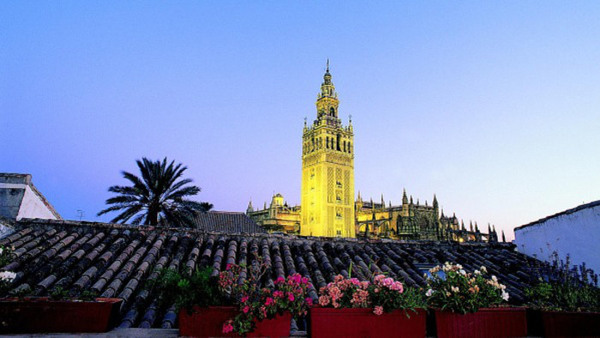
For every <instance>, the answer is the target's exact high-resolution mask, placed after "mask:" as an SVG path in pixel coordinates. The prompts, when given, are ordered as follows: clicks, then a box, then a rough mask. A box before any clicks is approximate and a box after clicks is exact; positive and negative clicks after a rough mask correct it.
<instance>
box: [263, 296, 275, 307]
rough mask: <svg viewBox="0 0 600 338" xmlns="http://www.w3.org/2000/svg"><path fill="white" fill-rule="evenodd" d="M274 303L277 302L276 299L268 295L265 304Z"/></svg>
mask: <svg viewBox="0 0 600 338" xmlns="http://www.w3.org/2000/svg"><path fill="white" fill-rule="evenodd" d="M273 303H275V301H274V300H273V298H271V297H267V300H266V301H265V305H266V306H269V305H272V304H273Z"/></svg>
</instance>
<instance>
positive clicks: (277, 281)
mask: <svg viewBox="0 0 600 338" xmlns="http://www.w3.org/2000/svg"><path fill="white" fill-rule="evenodd" d="M283 282H285V279H284V278H283V277H281V276H279V277H277V279H276V280H275V284H281V283H283Z"/></svg>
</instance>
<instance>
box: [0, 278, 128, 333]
mask: <svg viewBox="0 0 600 338" xmlns="http://www.w3.org/2000/svg"><path fill="white" fill-rule="evenodd" d="M7 275H8V277H9V279H10V277H11V276H12V278H14V274H12V275H11V273H10V272H6V271H5V272H0V279H2V280H3V281H0V289H1V288H2V286H1V285H2V284H3V283H6V280H7V278H6V276H7ZM2 276H4V277H2ZM5 290H6V289H5ZM29 291H30V290H29V289H22V290H20V291H17V292H16V293H14V294H13V297H6V298H2V299H0V318H2V320H1V324H0V333H47V332H65V333H74V332H107V331H109V330H110V329H112V328H113V327H114V326H115V325H116V322H117V321H118V317H119V308H120V305H121V302H122V300H121V299H118V298H96V297H95V295H94V294H92V293H90V292H84V293H82V294H81V295H80V296H79V297H69V295H68V292H67V291H66V290H63V289H62V288H60V287H57V288H55V289H54V290H53V291H52V293H51V295H50V297H27V296H26V294H27V293H28V292H29Z"/></svg>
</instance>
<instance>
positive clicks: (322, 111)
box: [300, 60, 355, 237]
mask: <svg viewBox="0 0 600 338" xmlns="http://www.w3.org/2000/svg"><path fill="white" fill-rule="evenodd" d="M338 105H339V101H338V98H337V93H336V92H335V87H334V85H333V82H331V74H330V73H329V60H327V71H326V72H325V75H324V76H323V83H322V84H321V92H320V93H319V95H318V97H317V119H316V120H315V121H314V122H313V124H312V125H311V126H307V124H306V121H305V122H304V131H303V133H302V197H301V214H302V219H301V223H300V234H301V235H304V236H326V237H355V220H354V151H353V150H354V134H353V131H352V121H350V123H349V124H348V126H347V127H344V126H342V121H341V120H340V119H339V118H338Z"/></svg>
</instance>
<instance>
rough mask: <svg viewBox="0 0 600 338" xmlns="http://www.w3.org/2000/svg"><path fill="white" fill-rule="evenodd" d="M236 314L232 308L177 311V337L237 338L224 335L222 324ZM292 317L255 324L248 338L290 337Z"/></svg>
mask: <svg viewBox="0 0 600 338" xmlns="http://www.w3.org/2000/svg"><path fill="white" fill-rule="evenodd" d="M237 314H238V309H237V308H236V307H233V306H211V307H208V308H199V307H195V308H194V311H193V312H192V313H188V311H187V310H185V309H182V310H181V311H179V335H181V336H188V337H237V336H238V335H237V334H235V333H233V332H232V333H229V334H224V333H223V323H225V322H226V321H227V320H228V319H232V318H233V317H235V316H236V315H237ZM291 321H292V315H291V314H290V313H289V312H286V313H285V314H283V315H278V316H276V317H275V318H273V319H265V320H263V321H261V322H256V323H255V329H254V331H253V332H250V333H248V334H247V336H248V337H265V336H267V337H286V336H289V335H290V326H291Z"/></svg>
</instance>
